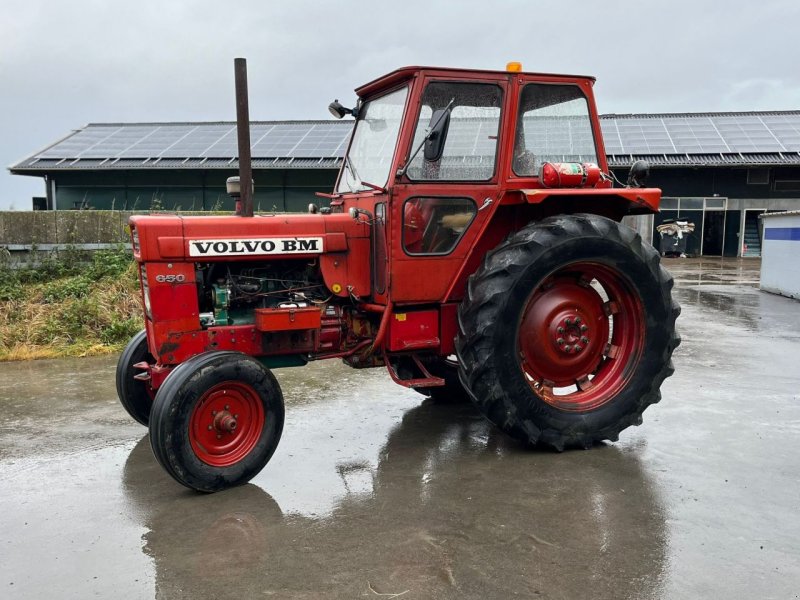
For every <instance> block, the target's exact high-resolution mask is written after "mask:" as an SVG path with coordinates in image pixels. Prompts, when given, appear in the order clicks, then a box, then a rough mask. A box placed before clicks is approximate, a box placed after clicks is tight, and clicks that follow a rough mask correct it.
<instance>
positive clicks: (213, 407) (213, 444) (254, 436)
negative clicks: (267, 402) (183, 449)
mask: <svg viewBox="0 0 800 600" xmlns="http://www.w3.org/2000/svg"><path fill="white" fill-rule="evenodd" d="M265 423H266V416H265V413H264V406H263V403H262V402H261V397H260V395H259V393H258V392H257V391H256V390H255V389H254V388H253V387H252V386H250V385H248V384H246V383H243V382H236V381H226V382H223V383H219V384H217V385H215V386H213V387H212V388H210V389H209V390H207V391H206V392H205V393H204V394H203V395H202V396H201V397H200V399H199V400H198V401H197V404H196V405H195V408H194V410H193V411H192V416H191V418H190V420H189V441H190V442H191V446H192V450H193V451H194V453H195V455H196V456H197V458H199V459H200V460H201V461H203V462H204V463H206V464H208V465H211V466H213V467H229V466H231V465H234V464H236V463H237V462H239V461H240V460H242V459H243V458H244V457H245V456H247V455H248V454H249V453H250V452H251V451H252V450H253V448H255V446H256V444H257V443H258V441H259V439H260V438H261V433H262V431H263V430H264V425H265Z"/></svg>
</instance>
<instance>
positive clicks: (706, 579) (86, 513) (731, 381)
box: [0, 259, 800, 600]
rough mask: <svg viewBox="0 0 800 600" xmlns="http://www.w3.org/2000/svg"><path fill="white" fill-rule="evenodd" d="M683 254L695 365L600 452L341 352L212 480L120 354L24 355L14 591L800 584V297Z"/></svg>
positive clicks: (358, 591)
mask: <svg viewBox="0 0 800 600" xmlns="http://www.w3.org/2000/svg"><path fill="white" fill-rule="evenodd" d="M666 264H667V266H668V268H669V269H670V270H671V271H672V272H673V274H674V275H675V279H676V284H677V286H676V297H677V299H678V300H679V302H680V303H681V304H682V306H683V314H682V316H681V317H680V319H679V321H678V325H679V329H680V332H681V334H682V336H683V343H682V345H681V346H680V348H679V349H678V350H677V352H676V355H675V365H676V369H677V370H676V373H675V375H674V376H673V377H672V378H670V379H668V380H667V382H666V383H665V385H664V386H663V388H662V391H663V400H662V401H661V403H660V404H658V405H655V406H652V407H650V408H649V409H648V410H647V411H646V412H645V415H644V424H643V425H642V426H640V427H637V428H633V429H629V430H627V431H625V432H624V433H623V434H622V436H621V437H620V441H619V442H618V443H615V444H606V445H599V446H596V447H595V448H593V449H591V450H588V451H583V450H579V451H569V452H564V453H561V454H558V453H555V452H550V451H537V450H527V449H524V448H522V447H520V446H519V445H517V444H516V443H514V442H512V441H510V440H508V439H506V438H505V437H504V436H503V435H502V434H500V433H499V432H497V431H496V430H495V429H493V427H492V426H491V425H489V424H488V423H486V422H485V421H483V419H482V418H481V417H480V416H479V415H478V414H477V413H476V412H475V411H474V410H473V409H472V408H471V407H470V406H469V405H457V404H456V405H452V404H451V405H438V404H435V403H432V402H431V401H428V400H425V399H424V398H423V397H422V396H420V395H418V394H416V393H414V392H413V391H410V390H407V389H404V388H402V387H399V386H396V385H395V384H393V383H392V382H391V380H390V379H389V377H388V375H387V374H386V373H385V372H384V371H383V370H379V369H373V370H365V371H355V370H351V369H349V368H347V367H345V366H344V365H342V364H341V363H338V362H322V363H316V364H312V365H310V366H308V367H305V368H299V369H284V370H280V371H277V372H276V374H277V376H278V378H279V381H280V383H281V386H282V388H283V392H284V395H285V398H286V402H287V416H286V426H285V429H284V434H283V439H282V441H281V444H280V446H279V447H278V450H277V452H276V454H275V456H274V458H273V459H272V461H271V462H270V464H269V465H267V467H266V468H265V469H264V471H262V472H261V474H260V475H259V476H257V477H256V478H255V479H254V480H253V481H252V483H251V484H249V485H247V486H244V487H241V488H237V489H233V490H229V491H226V492H223V493H219V494H215V495H202V494H196V493H193V492H190V491H189V490H186V489H184V488H182V487H181V486H180V485H178V484H177V483H175V482H174V481H173V480H172V479H170V478H169V477H168V476H167V475H166V474H165V473H164V472H162V470H161V468H160V467H159V466H158V465H157V464H156V462H155V459H154V458H153V456H152V454H151V450H150V446H149V440H148V437H147V432H146V430H145V428H143V427H141V426H139V425H137V424H136V423H134V422H133V421H132V420H130V419H129V417H128V416H127V415H126V414H125V413H124V411H123V409H122V408H121V407H120V406H119V405H118V402H117V399H116V393H115V389H114V366H115V361H116V357H106V358H99V359H78V360H48V361H36V362H25V363H5V364H0V482H1V485H2V488H0V489H2V492H1V493H0V598H81V599H82V598H90V597H99V598H198V599H199V598H262V597H267V598H376V599H377V598H382V599H389V598H402V599H403V600H411V599H412V598H413V599H417V598H515V597H519V598H553V599H560V598H563V599H573V598H589V597H591V598H609V599H611V598H613V599H621V598H635V599H639V598H676V599H683V598H725V599H729V598H748V599H750V598H759V599H768V598H780V599H786V598H800V459H799V456H798V455H799V454H800V302H798V301H796V300H790V299H786V298H782V297H779V296H773V295H770V294H767V293H764V292H760V291H759V290H758V289H757V282H758V261H753V260H726V261H721V260H718V259H714V260H680V259H673V260H668V261H667V262H666Z"/></svg>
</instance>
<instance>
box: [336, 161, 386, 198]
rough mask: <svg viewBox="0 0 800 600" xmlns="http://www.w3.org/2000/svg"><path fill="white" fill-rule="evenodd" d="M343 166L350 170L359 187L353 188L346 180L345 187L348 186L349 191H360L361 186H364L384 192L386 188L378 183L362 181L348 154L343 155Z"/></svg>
mask: <svg viewBox="0 0 800 600" xmlns="http://www.w3.org/2000/svg"><path fill="white" fill-rule="evenodd" d="M344 166H345V168H346V169H348V170H349V171H350V174H351V175H352V176H353V179H355V180H356V182H357V184H358V188H359V189H354V188H353V186H351V185H350V182H349V181H346V183H347V187H349V188H350V192H351V193H353V194H355V193H356V192H358V191H360V188H361V186H366V187H368V188H369V189H371V190H375V191H378V192H384V193H385V192H386V188H384V187H381V186H379V185H375V184H374V183H370V182H369V181H364V180H362V179H361V177H359V176H358V172H357V171H356V166H355V165H354V164H353V161H352V160H351V158H350V155H349V154H346V155H345V157H344Z"/></svg>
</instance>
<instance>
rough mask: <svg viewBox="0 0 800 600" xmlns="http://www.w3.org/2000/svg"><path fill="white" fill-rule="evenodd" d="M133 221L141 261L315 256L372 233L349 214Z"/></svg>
mask: <svg viewBox="0 0 800 600" xmlns="http://www.w3.org/2000/svg"><path fill="white" fill-rule="evenodd" d="M130 227H131V238H132V241H133V251H134V256H135V257H136V259H137V260H139V261H140V262H159V261H169V260H181V259H185V260H191V261H198V262H214V261H219V260H228V261H229V260H231V259H241V260H256V259H257V260H262V261H263V260H269V259H270V258H273V257H274V258H275V259H280V258H285V257H287V256H291V257H293V258H304V257H309V258H311V257H314V256H317V255H320V254H325V253H329V252H346V251H347V250H348V247H349V244H348V239H349V238H368V237H369V226H368V225H366V224H365V223H360V222H357V221H355V220H354V219H353V218H352V217H350V216H349V215H348V214H328V215H322V214H292V215H260V216H255V217H237V216H198V217H184V216H179V215H158V216H133V217H131V218H130Z"/></svg>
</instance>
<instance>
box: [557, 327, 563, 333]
mask: <svg viewBox="0 0 800 600" xmlns="http://www.w3.org/2000/svg"><path fill="white" fill-rule="evenodd" d="M556 331H558V333H564V328H563V327H559V328H558V329H556Z"/></svg>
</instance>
